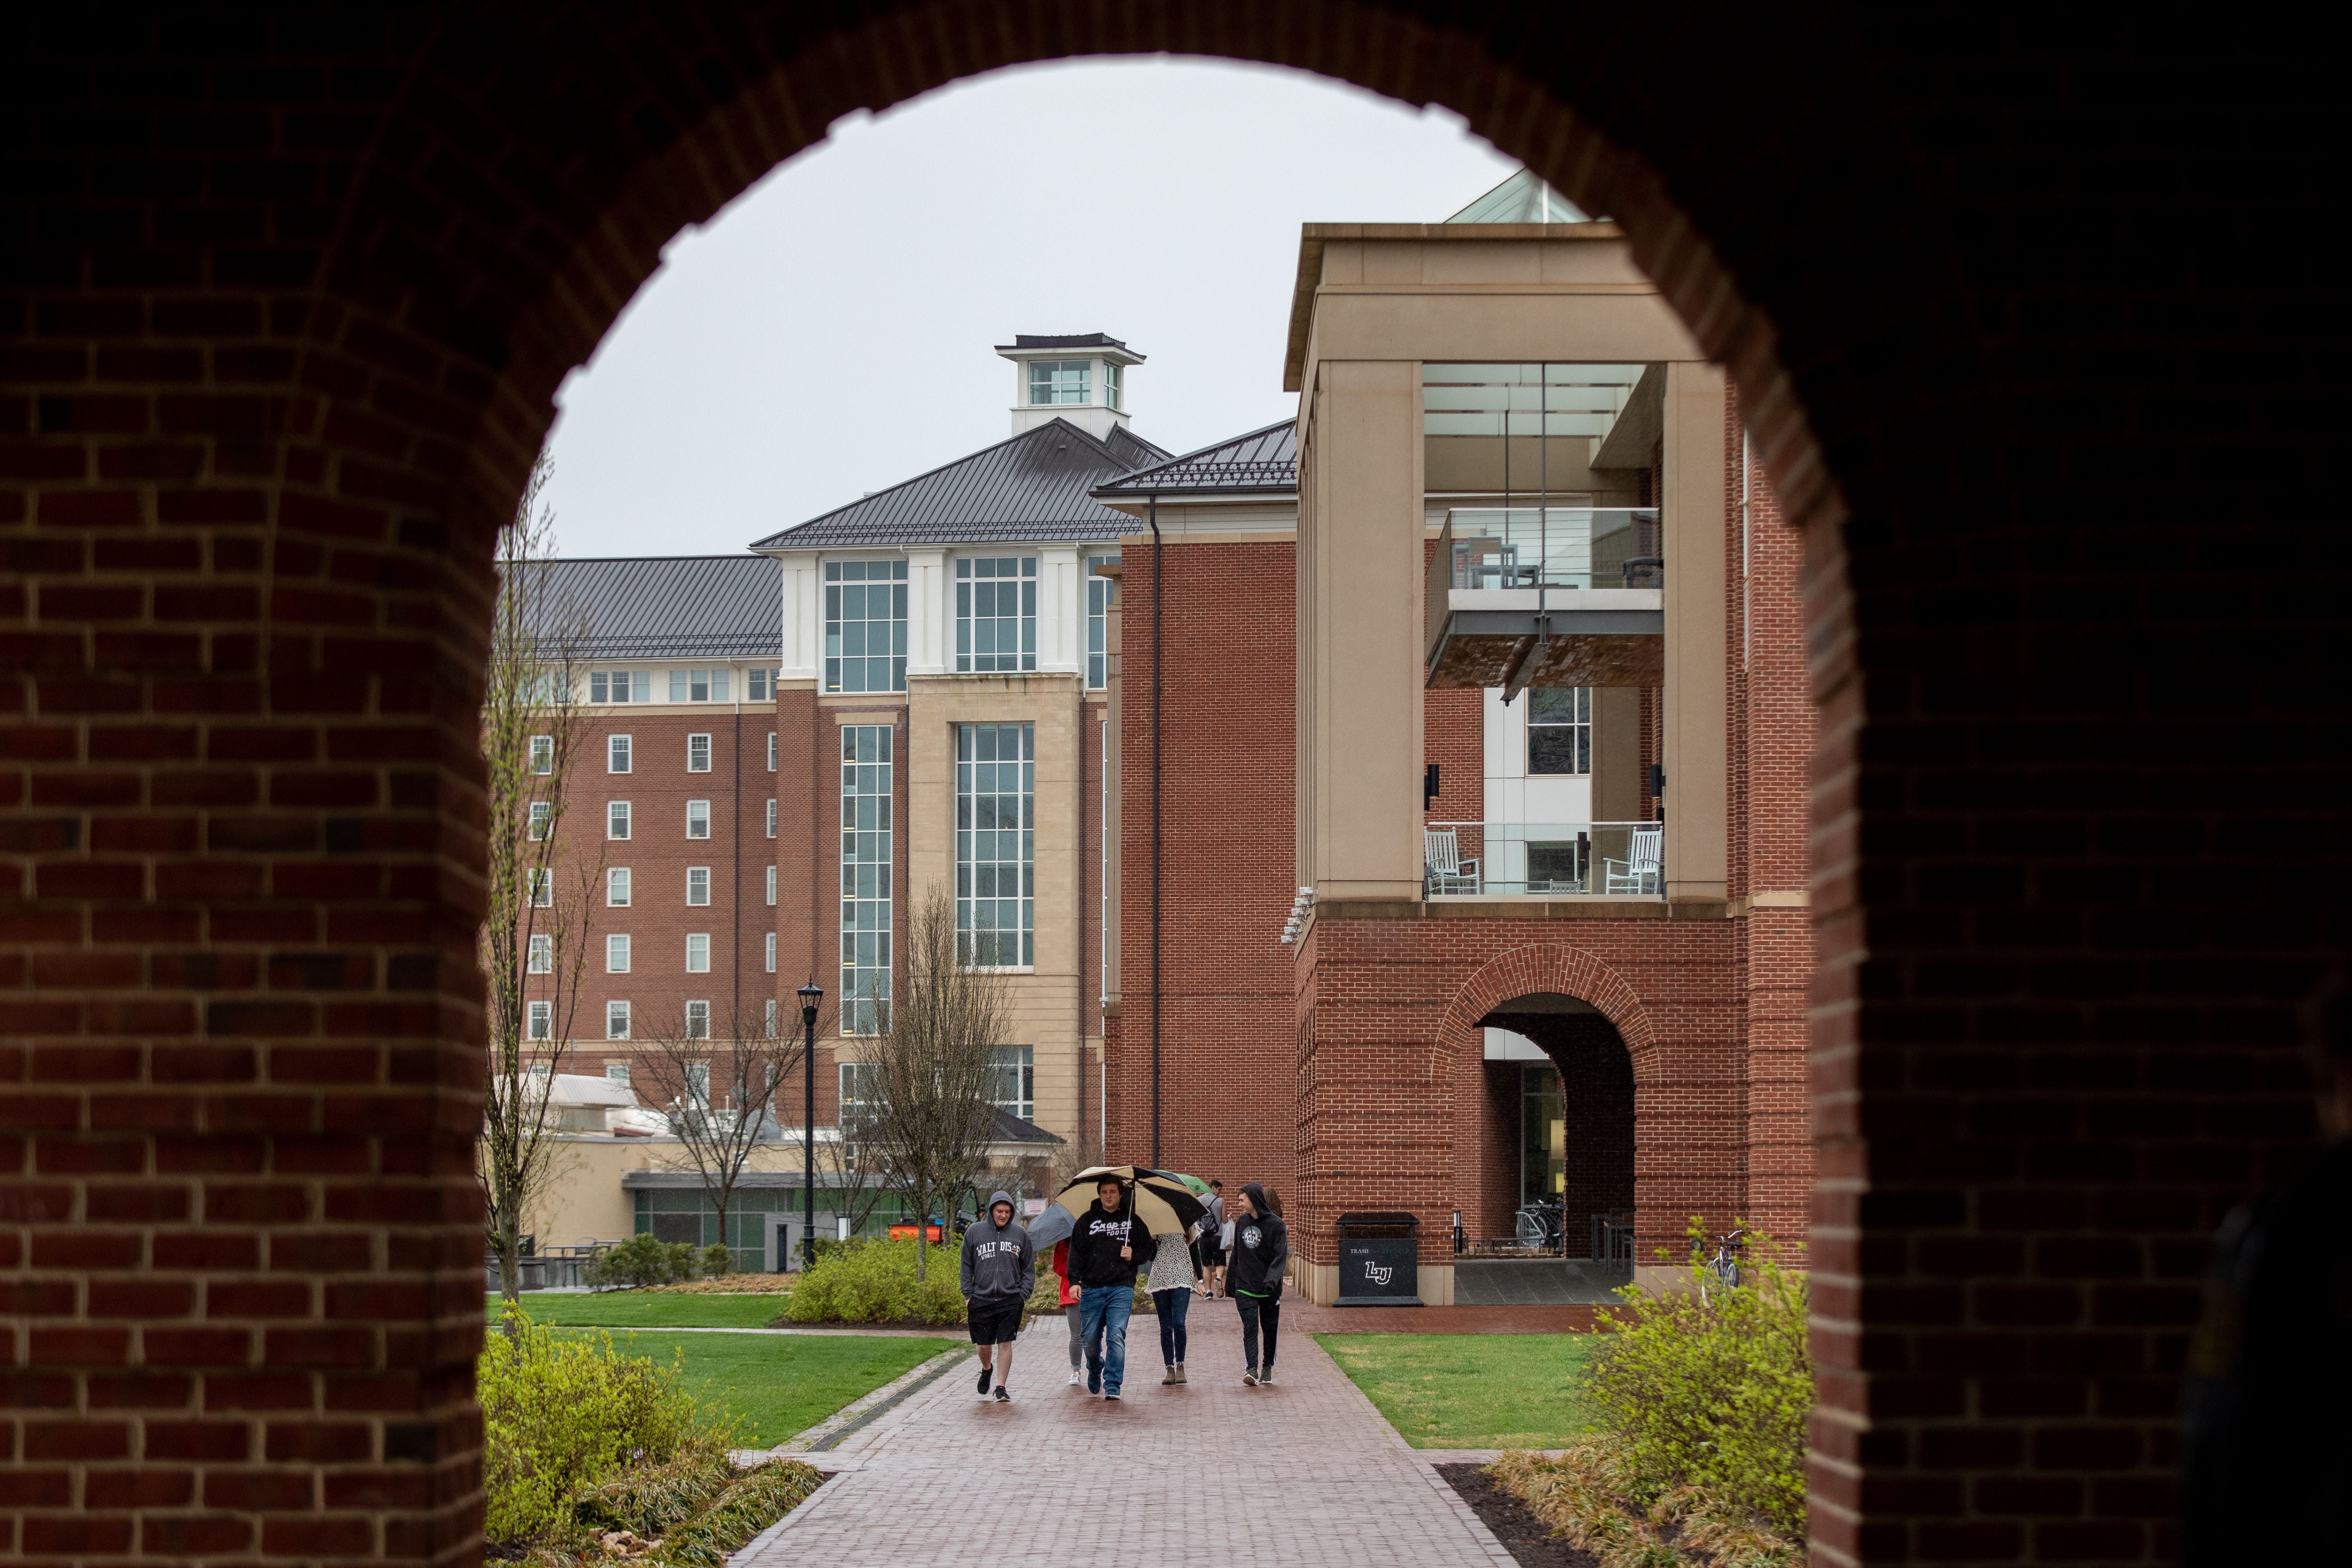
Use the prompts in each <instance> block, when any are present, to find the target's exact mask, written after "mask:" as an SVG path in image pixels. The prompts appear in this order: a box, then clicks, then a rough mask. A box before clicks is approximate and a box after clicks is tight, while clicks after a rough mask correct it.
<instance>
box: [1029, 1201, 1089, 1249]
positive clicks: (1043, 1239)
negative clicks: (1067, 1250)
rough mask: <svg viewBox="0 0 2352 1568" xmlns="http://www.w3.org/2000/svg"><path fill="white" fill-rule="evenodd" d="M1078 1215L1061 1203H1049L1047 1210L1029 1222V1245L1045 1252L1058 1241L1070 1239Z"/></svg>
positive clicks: (1075, 1226) (1046, 1206)
mask: <svg viewBox="0 0 2352 1568" xmlns="http://www.w3.org/2000/svg"><path fill="white" fill-rule="evenodd" d="M1077 1224H1078V1222H1077V1217H1076V1215H1073V1214H1071V1213H1070V1211H1069V1210H1067V1209H1066V1208H1064V1207H1063V1206H1062V1205H1059V1204H1047V1205H1045V1213H1044V1214H1041V1215H1038V1216H1037V1217H1036V1218H1035V1219H1033V1220H1031V1221H1030V1222H1029V1226H1028V1229H1029V1245H1030V1246H1032V1247H1035V1248H1036V1249H1037V1250H1038V1251H1040V1252H1043V1251H1045V1249H1046V1248H1047V1247H1051V1246H1053V1245H1054V1244H1055V1242H1058V1241H1066V1240H1068V1239H1069V1236H1070V1232H1071V1231H1073V1230H1075V1229H1076V1228H1077Z"/></svg>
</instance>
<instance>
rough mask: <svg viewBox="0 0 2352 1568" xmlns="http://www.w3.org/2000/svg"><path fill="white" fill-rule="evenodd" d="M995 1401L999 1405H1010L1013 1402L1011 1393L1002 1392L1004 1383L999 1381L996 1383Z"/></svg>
mask: <svg viewBox="0 0 2352 1568" xmlns="http://www.w3.org/2000/svg"><path fill="white" fill-rule="evenodd" d="M996 1403H998V1404H999V1405H1010V1404H1012V1403H1013V1395H1011V1394H1007V1393H1005V1392H1004V1385H1003V1384H1001V1383H1000V1384H997V1385H996Z"/></svg>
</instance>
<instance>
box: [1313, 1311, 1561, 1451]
mask: <svg viewBox="0 0 2352 1568" xmlns="http://www.w3.org/2000/svg"><path fill="white" fill-rule="evenodd" d="M1591 1340H1592V1337H1591V1335H1590V1334H1318V1335H1316V1336H1315V1342H1316V1343H1318V1344H1319V1345H1321V1346H1322V1347H1323V1348H1324V1350H1326V1351H1327V1352H1329V1353H1330V1356H1331V1359H1332V1360H1333V1361H1335V1362H1337V1363H1339V1368H1340V1370H1341V1371H1343V1372H1345V1373H1347V1374H1348V1375H1349V1377H1351V1378H1353V1379H1355V1382H1356V1386H1357V1387H1358V1388H1360V1389H1362V1390H1363V1391H1364V1393H1365V1394H1367V1395H1368V1396H1370V1399H1371V1402H1372V1403H1373V1404H1374V1405H1377V1406H1379V1408H1380V1412H1381V1415H1385V1416H1387V1417H1388V1420H1389V1425H1391V1426H1394V1427H1395V1428H1396V1429H1397V1430H1398V1432H1400V1433H1402V1435H1403V1436H1404V1440H1405V1441H1406V1442H1408V1443H1410V1444H1412V1446H1413V1447H1416V1448H1557V1447H1560V1446H1561V1445H1562V1444H1564V1443H1566V1442H1568V1441H1569V1440H1570V1438H1572V1437H1574V1436H1577V1435H1578V1434H1579V1433H1580V1432H1583V1431H1585V1430H1587V1429H1588V1427H1589V1423H1588V1422H1587V1421H1586V1420H1585V1418H1584V1414H1583V1412H1582V1410H1581V1409H1580V1408H1579V1406H1578V1405H1577V1403H1576V1399H1575V1395H1574V1394H1571V1393H1570V1390H1569V1379H1570V1375H1571V1374H1572V1373H1574V1372H1575V1371H1576V1369H1577V1368H1578V1367H1579V1366H1580V1365H1582V1364H1583V1362H1584V1357H1585V1353H1586V1352H1587V1350H1588V1349H1589V1348H1590V1346H1591Z"/></svg>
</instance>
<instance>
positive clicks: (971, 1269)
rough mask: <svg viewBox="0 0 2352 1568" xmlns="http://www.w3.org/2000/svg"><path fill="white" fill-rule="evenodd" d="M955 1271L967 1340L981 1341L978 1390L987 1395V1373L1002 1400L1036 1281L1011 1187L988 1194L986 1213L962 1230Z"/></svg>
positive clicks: (1008, 1396) (1006, 1398) (1034, 1251)
mask: <svg viewBox="0 0 2352 1568" xmlns="http://www.w3.org/2000/svg"><path fill="white" fill-rule="evenodd" d="M959 1272H960V1274H961V1279H960V1280H959V1283H960V1284H961V1286H962V1288H963V1299H964V1307H965V1312H966V1315H967V1316H968V1317H969V1318H970V1320H971V1342H972V1343H973V1344H976V1345H978V1346H979V1347H980V1396H981V1397H982V1399H985V1398H987V1397H988V1384H989V1379H990V1378H991V1376H993V1377H994V1378H995V1381H996V1398H997V1403H999V1404H1000V1405H1001V1404H1005V1403H1007V1402H1009V1401H1010V1400H1011V1399H1012V1398H1013V1395H1012V1394H1009V1393H1007V1392H1005V1387H1004V1384H1005V1380H1006V1378H1007V1376H1008V1375H1009V1374H1010V1373H1011V1372H1012V1370H1013V1341H1015V1340H1017V1339H1019V1338H1020V1337H1021V1312H1022V1309H1023V1308H1024V1307H1025V1306H1027V1305H1028V1301H1029V1292H1030V1290H1031V1289H1034V1287H1035V1285H1036V1283H1037V1249H1036V1248H1035V1247H1032V1246H1031V1245H1030V1243H1029V1232H1028V1231H1027V1229H1026V1228H1024V1226H1019V1225H1016V1224H1014V1223H1013V1194H1011V1193H1006V1192H999V1193H996V1194H993V1195H992V1196H991V1197H990V1198H989V1200H988V1217H987V1218H986V1219H984V1220H982V1221H980V1222H978V1223H977V1224H975V1225H972V1226H970V1227H969V1228H967V1229H966V1230H965V1231H964V1233H963V1260H962V1264H961V1268H960V1271H959Z"/></svg>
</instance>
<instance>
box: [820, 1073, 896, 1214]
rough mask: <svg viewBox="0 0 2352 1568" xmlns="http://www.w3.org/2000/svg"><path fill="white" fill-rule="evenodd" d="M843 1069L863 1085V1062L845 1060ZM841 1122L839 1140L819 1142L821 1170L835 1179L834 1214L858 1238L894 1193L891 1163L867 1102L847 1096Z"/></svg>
mask: <svg viewBox="0 0 2352 1568" xmlns="http://www.w3.org/2000/svg"><path fill="white" fill-rule="evenodd" d="M841 1065H842V1066H843V1068H845V1069H846V1072H847V1074H848V1075H849V1076H850V1077H851V1078H852V1079H856V1080H857V1081H858V1082H859V1083H860V1084H861V1085H862V1082H863V1079H864V1077H865V1075H866V1064H865V1063H864V1062H863V1061H856V1060H850V1059H847V1058H845V1059H844V1060H843V1062H842V1064H841ZM837 1120H838V1121H839V1124H840V1125H839V1129H838V1134H837V1136H835V1137H832V1138H826V1139H821V1140H819V1141H818V1142H817V1145H816V1159H817V1168H818V1169H819V1170H820V1171H822V1172H823V1173H824V1174H825V1175H826V1176H828V1177H830V1178H831V1185H832V1186H833V1189H834V1195H833V1212H834V1213H835V1214H836V1215H842V1216H843V1217H845V1218H846V1219H847V1220H848V1221H849V1233H850V1234H851V1235H852V1236H855V1235H856V1234H857V1233H858V1232H859V1231H861V1230H863V1229H865V1228H866V1219H867V1217H868V1216H869V1215H872V1214H873V1212H874V1208H875V1205H877V1204H879V1203H880V1202H881V1201H882V1194H884V1193H886V1192H887V1191H889V1190H890V1184H889V1174H888V1161H887V1158H886V1157H885V1155H884V1152H883V1149H882V1146H881V1145H880V1144H879V1143H877V1142H875V1140H874V1138H873V1136H872V1129H871V1127H870V1126H869V1125H868V1122H869V1121H870V1113H869V1110H868V1107H867V1104H866V1101H865V1100H864V1099H863V1098H861V1097H860V1096H859V1095H856V1094H845V1095H843V1096H842V1099H841V1106H840V1110H839V1111H838V1113H837Z"/></svg>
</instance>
